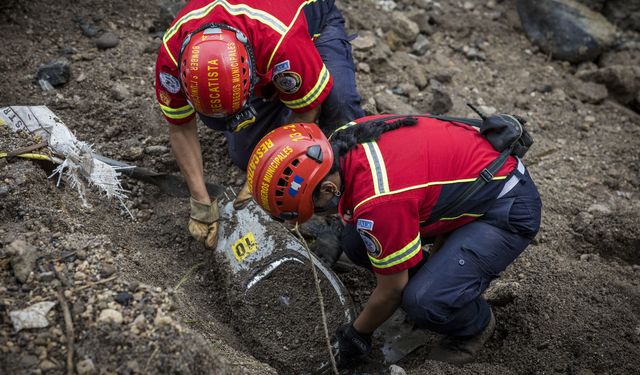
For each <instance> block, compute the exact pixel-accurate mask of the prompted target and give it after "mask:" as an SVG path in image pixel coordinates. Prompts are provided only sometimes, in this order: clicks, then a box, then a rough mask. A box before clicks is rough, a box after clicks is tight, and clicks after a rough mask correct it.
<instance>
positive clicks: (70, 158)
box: [0, 106, 133, 217]
mask: <svg viewBox="0 0 640 375" xmlns="http://www.w3.org/2000/svg"><path fill="white" fill-rule="evenodd" d="M4 124H6V125H8V126H9V128H11V129H12V130H14V131H16V132H17V131H21V130H22V131H27V132H29V133H31V134H35V135H38V136H40V138H42V140H44V141H47V142H48V145H49V149H50V150H51V151H52V152H53V153H54V155H57V156H59V157H60V158H61V159H60V160H59V162H60V163H59V164H60V165H58V167H57V168H56V169H55V170H54V171H53V174H52V175H51V177H53V176H55V175H56V174H57V175H58V184H59V183H60V179H61V178H62V174H63V172H64V174H65V175H66V176H67V178H68V179H69V184H70V185H71V186H72V187H74V188H76V189H77V190H78V194H80V198H81V199H82V203H83V205H84V206H85V207H89V203H88V202H87V200H86V198H85V192H86V189H87V186H89V187H90V186H97V187H98V189H99V190H100V192H101V193H103V194H104V195H105V196H106V197H107V198H116V199H118V200H119V201H120V203H121V204H122V206H123V207H124V209H125V210H126V211H127V212H129V210H128V209H127V207H126V205H125V204H124V199H125V198H126V194H125V190H124V189H123V188H122V185H121V184H120V179H119V177H120V172H118V167H113V166H111V165H108V164H106V163H104V162H102V161H100V160H98V159H96V158H95V157H94V155H93V150H92V148H91V145H89V144H87V143H86V142H83V141H79V140H78V139H76V137H75V136H74V135H73V133H72V132H71V131H70V130H69V128H67V127H66V126H65V125H64V123H63V122H62V121H61V120H60V119H59V118H58V117H56V115H55V114H54V113H53V112H51V110H50V109H49V108H47V107H45V106H11V107H4V108H0V125H4ZM129 215H131V213H130V212H129ZM132 217H133V216H132Z"/></svg>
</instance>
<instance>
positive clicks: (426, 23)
mask: <svg viewBox="0 0 640 375" xmlns="http://www.w3.org/2000/svg"><path fill="white" fill-rule="evenodd" d="M409 18H410V19H411V21H413V22H415V23H416V25H418V30H420V32H421V33H422V34H425V35H431V34H433V32H434V26H433V22H434V21H433V19H432V18H431V16H429V15H428V14H427V13H426V12H424V11H418V12H413V13H410V14H409Z"/></svg>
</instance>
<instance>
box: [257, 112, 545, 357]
mask: <svg viewBox="0 0 640 375" xmlns="http://www.w3.org/2000/svg"><path fill="white" fill-rule="evenodd" d="M330 139H331V141H330V142H329V141H328V140H327V138H326V137H325V136H324V135H323V133H322V131H320V129H319V128H318V127H317V126H316V125H315V124H309V123H306V124H305V123H296V124H290V125H286V126H283V127H280V128H278V129H275V130H274V131H272V132H271V133H269V134H267V135H266V136H265V137H264V138H263V139H262V141H261V142H260V143H258V145H257V147H256V149H255V150H254V152H253V154H252V156H251V158H250V161H249V167H248V174H247V178H248V182H249V187H250V190H251V194H252V195H253V197H254V199H255V200H256V201H257V202H258V204H259V205H260V206H261V207H262V208H263V209H265V210H266V211H267V212H269V213H270V214H271V215H272V217H274V218H278V219H282V220H286V221H289V222H298V223H303V222H305V221H306V220H308V219H309V218H310V217H311V216H312V215H313V214H314V212H315V213H319V212H323V213H331V212H336V210H337V211H338V212H339V214H340V216H341V217H342V219H343V221H344V222H345V223H346V227H345V229H344V230H343V236H342V239H341V247H342V248H343V250H344V252H345V254H346V255H347V256H348V257H349V259H350V260H351V261H353V263H355V264H357V265H359V266H362V267H366V268H368V269H370V270H371V271H373V272H374V273H375V275H376V280H377V285H376V287H375V290H374V291H373V292H372V294H371V296H370V297H369V300H368V302H367V303H366V305H365V306H364V308H363V310H362V312H361V313H360V314H359V316H358V317H357V319H355V321H353V322H352V323H349V324H345V325H343V326H340V327H339V328H338V329H337V331H336V338H337V341H338V344H339V351H338V354H337V355H336V360H337V363H338V365H339V367H341V368H348V367H352V366H354V365H356V364H357V363H358V362H360V361H361V360H363V359H364V358H365V357H366V356H367V354H368V353H369V352H370V351H371V337H372V333H373V332H374V331H375V330H376V329H377V328H378V327H379V326H380V325H381V324H382V323H383V322H385V321H386V320H387V319H388V318H389V317H390V316H391V315H392V314H393V312H394V311H395V310H396V309H397V308H398V307H402V309H403V310H404V311H405V312H406V314H407V317H408V318H409V319H410V320H411V321H413V322H414V324H415V326H416V327H418V328H426V329H429V330H431V331H434V332H437V333H440V334H443V335H445V336H444V338H443V339H442V341H441V342H440V343H439V344H438V345H437V346H436V347H435V348H433V349H432V351H431V352H430V354H429V358H430V359H434V360H440V361H444V362H449V363H455V364H462V363H467V362H470V361H473V359H474V357H475V356H476V354H477V353H478V352H479V351H480V349H481V348H482V347H483V345H484V344H485V342H486V341H487V340H488V339H489V338H490V336H491V335H492V333H493V331H494V329H495V324H496V323H495V318H494V315H493V312H492V310H491V307H490V306H489V305H488V303H487V302H486V301H485V299H484V298H483V297H482V293H483V292H484V290H485V289H486V288H487V287H488V286H489V283H490V282H491V281H492V280H493V279H495V278H496V277H498V276H499V274H500V272H502V271H503V270H504V269H505V268H506V267H507V266H508V265H509V264H510V263H512V262H513V261H514V260H515V259H516V258H517V257H518V255H519V254H520V253H522V251H523V250H524V249H525V248H526V247H527V246H528V245H529V243H530V242H531V240H532V239H533V238H534V236H535V235H536V233H537V232H538V229H539V226H540V215H541V207H542V204H541V201H540V196H539V194H538V191H537V189H536V186H535V184H534V183H533V181H532V180H531V177H530V176H529V173H528V172H527V170H526V169H525V167H524V165H523V164H522V162H521V161H520V160H519V159H518V158H516V157H513V156H508V158H506V161H505V162H504V164H502V167H500V169H499V170H497V172H496V173H493V174H492V175H490V176H489V177H488V178H487V180H486V181H487V182H486V183H485V184H484V185H483V186H482V188H481V189H480V190H479V191H478V192H477V193H475V194H474V195H472V196H471V197H470V198H469V199H466V200H465V201H464V203H463V204H462V205H457V208H456V212H449V213H448V214H447V216H446V217H435V218H434V217H433V215H436V213H438V212H440V213H441V212H446V210H443V208H444V207H446V206H448V205H449V204H450V202H451V200H452V199H454V197H456V196H457V195H459V193H460V191H462V190H464V189H465V188H467V187H468V186H469V184H472V183H473V182H474V181H475V180H476V179H478V180H479V175H480V174H481V172H483V171H485V170H486V168H487V166H488V165H490V164H491V163H492V162H493V161H494V160H496V158H497V157H498V155H500V153H499V152H498V151H496V150H495V149H494V148H493V146H492V145H491V144H490V143H489V142H488V141H487V140H486V139H485V138H484V137H483V136H482V135H480V133H479V132H478V131H477V130H476V129H475V128H473V127H471V126H468V125H465V124H462V123H457V122H453V121H443V120H440V119H435V118H430V117H428V116H410V117H407V116H391V115H380V116H371V117H366V118H362V119H359V120H356V121H355V122H353V123H350V124H347V125H345V126H343V127H342V128H339V129H338V130H337V131H336V132H335V133H334V134H333V135H332V137H331V138H330ZM505 155H508V154H505ZM503 160H505V159H503ZM430 241H435V243H436V244H438V243H439V244H440V246H439V249H437V251H435V250H432V252H431V254H430V255H429V254H428V253H427V252H426V251H425V250H423V248H422V245H423V244H425V243H429V242H430ZM427 257H428V259H427Z"/></svg>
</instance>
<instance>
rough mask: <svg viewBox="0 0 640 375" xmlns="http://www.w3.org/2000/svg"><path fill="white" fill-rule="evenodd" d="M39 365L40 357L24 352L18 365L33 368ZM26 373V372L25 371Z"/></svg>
mask: <svg viewBox="0 0 640 375" xmlns="http://www.w3.org/2000/svg"><path fill="white" fill-rule="evenodd" d="M37 365H38V357H36V356H35V355H31V354H23V355H21V356H20V359H19V360H18V366H19V367H20V368H23V369H33V368H34V367H36V366H37ZM25 373H26V372H25Z"/></svg>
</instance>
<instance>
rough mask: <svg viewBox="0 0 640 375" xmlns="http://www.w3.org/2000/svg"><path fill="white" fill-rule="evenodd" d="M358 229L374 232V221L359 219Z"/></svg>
mask: <svg viewBox="0 0 640 375" xmlns="http://www.w3.org/2000/svg"><path fill="white" fill-rule="evenodd" d="M356 229H364V230H373V220H367V219H358V221H357V223H356Z"/></svg>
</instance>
